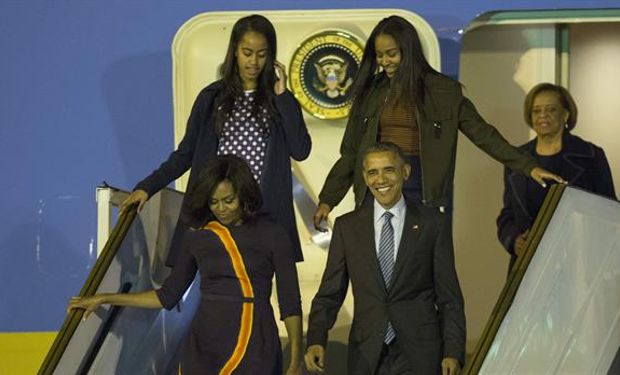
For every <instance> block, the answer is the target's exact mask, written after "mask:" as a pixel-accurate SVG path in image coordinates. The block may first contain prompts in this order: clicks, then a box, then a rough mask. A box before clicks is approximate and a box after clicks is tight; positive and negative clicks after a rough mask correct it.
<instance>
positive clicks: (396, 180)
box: [363, 151, 411, 210]
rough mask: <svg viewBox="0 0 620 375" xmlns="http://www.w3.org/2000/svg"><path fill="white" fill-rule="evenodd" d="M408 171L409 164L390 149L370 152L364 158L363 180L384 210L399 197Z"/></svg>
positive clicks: (392, 204)
mask: <svg viewBox="0 0 620 375" xmlns="http://www.w3.org/2000/svg"><path fill="white" fill-rule="evenodd" d="M410 173H411V166H410V165H409V164H406V163H405V162H404V161H403V160H401V158H400V157H398V155H397V154H395V153H394V152H392V151H378V152H371V153H369V154H367V155H366V157H365V158H364V171H363V175H364V181H365V182H366V185H367V186H368V188H369V189H370V192H371V193H372V195H373V196H374V197H375V199H376V200H377V202H379V204H380V205H381V206H382V207H383V208H385V209H386V210H387V209H390V208H392V206H394V205H395V204H396V202H398V200H399V199H400V197H401V195H402V191H403V184H404V183H405V180H406V179H407V178H409V174H410Z"/></svg>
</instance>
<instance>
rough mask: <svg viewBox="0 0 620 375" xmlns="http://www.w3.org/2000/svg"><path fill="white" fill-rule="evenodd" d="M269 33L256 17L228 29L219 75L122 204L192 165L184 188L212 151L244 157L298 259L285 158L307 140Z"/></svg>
mask: <svg viewBox="0 0 620 375" xmlns="http://www.w3.org/2000/svg"><path fill="white" fill-rule="evenodd" d="M276 52H277V41H276V32H275V29H274V27H273V25H272V24H271V22H269V20H268V19H267V18H265V17H263V16H260V15H251V16H248V17H243V18H241V19H239V20H238V21H237V22H236V23H235V25H234V26H233V28H232V31H231V35H230V42H229V44H228V51H227V52H226V57H225V59H224V62H223V63H222V65H221V68H220V76H221V79H220V80H218V81H216V82H214V83H212V84H210V85H209V86H207V87H205V88H204V89H203V90H202V91H201V92H200V93H199V94H198V96H197V97H196V100H195V102H194V106H193V108H192V111H191V114H190V117H189V119H188V122H187V129H186V132H185V136H184V137H183V140H182V141H181V143H180V144H179V146H178V148H177V150H175V151H174V152H172V153H171V154H170V156H169V157H168V159H167V160H166V161H165V162H163V163H162V164H161V165H160V166H159V168H158V169H156V170H155V171H153V172H152V173H151V174H150V175H149V176H147V177H146V178H145V179H143V180H142V181H140V182H139V183H138V184H137V185H136V187H135V188H134V191H133V193H132V194H131V195H130V196H129V197H128V198H127V199H126V200H125V202H123V204H122V206H121V208H126V207H128V206H129V205H132V204H138V205H139V208H141V207H142V205H143V204H144V203H145V202H146V201H147V199H148V198H149V197H151V196H153V194H155V193H157V192H158V191H159V190H160V189H162V188H164V187H165V186H167V185H168V184H169V183H170V182H172V181H174V180H175V179H176V178H178V177H180V176H181V175H183V173H185V172H186V171H187V170H188V169H190V168H191V173H190V176H189V182H188V185H187V190H188V191H191V190H192V188H193V187H194V185H195V184H196V180H197V177H198V175H199V174H200V171H201V170H202V169H203V168H204V166H205V163H206V162H207V161H209V160H211V159H213V158H214V157H216V156H218V155H226V154H233V155H237V156H239V157H241V158H243V159H244V160H245V161H246V162H247V163H248V165H249V166H250V168H251V170H252V173H253V174H254V176H255V178H256V179H257V181H258V183H259V185H260V189H261V192H262V196H263V211H265V212H266V213H267V214H269V215H270V216H271V217H272V218H273V220H274V221H276V222H277V223H279V224H281V225H282V226H283V227H284V229H285V230H286V232H287V234H288V236H289V238H290V241H291V243H292V244H293V249H294V250H295V258H296V260H297V261H301V260H302V259H303V256H302V252H301V245H300V241H299V235H298V233H297V225H296V223H295V213H294V209H293V192H292V190H293V189H292V176H291V161H290V159H291V158H293V159H295V160H298V161H301V160H304V159H306V158H307V157H308V155H309V154H310V148H311V145H312V142H311V140H310V135H309V134H308V131H307V129H306V124H305V122H304V119H303V116H302V113H301V108H300V106H299V103H298V102H297V100H296V99H295V97H294V96H293V94H292V93H291V92H290V91H289V90H287V88H286V82H287V79H286V72H285V68H284V65H282V64H281V63H280V62H278V61H277V60H276ZM186 203H187V202H186V201H185V200H184V202H183V205H182V209H181V210H182V211H181V212H182V214H181V216H180V220H179V222H178V224H177V229H176V231H175V235H174V237H173V239H172V244H171V246H170V247H171V249H170V255H169V256H168V261H167V264H169V265H171V264H174V262H175V259H176V257H177V255H178V254H179V251H178V249H179V246H178V244H179V243H180V242H179V241H180V239H181V235H182V233H183V231H184V229H186V228H187V223H186V220H184V218H185V213H186V211H187V204H186Z"/></svg>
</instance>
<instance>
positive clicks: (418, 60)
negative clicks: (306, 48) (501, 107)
mask: <svg viewBox="0 0 620 375" xmlns="http://www.w3.org/2000/svg"><path fill="white" fill-rule="evenodd" d="M352 97H353V106H352V109H351V113H350V116H349V122H348V124H347V127H346V130H345V133H344V137H343V139H342V144H341V146H340V154H341V156H340V159H338V161H336V163H335V164H334V166H333V167H332V169H331V171H330V172H329V174H328V176H327V179H326V180H325V184H324V185H323V189H322V190H321V193H320V194H319V201H320V203H319V207H318V208H317V211H316V212H315V215H314V224H315V226H316V227H317V229H320V222H321V221H322V220H324V219H326V218H327V214H328V213H329V212H330V211H331V209H332V208H333V207H334V206H336V205H338V203H340V201H341V200H342V199H343V198H344V196H345V194H346V193H347V191H348V190H349V188H350V187H351V185H353V192H354V194H355V203H356V206H359V205H361V204H362V202H363V201H364V199H365V196H366V185H365V184H364V181H363V179H362V173H361V172H362V165H361V163H362V154H363V152H364V150H365V149H366V148H367V147H368V146H370V145H372V144H373V143H375V142H377V141H391V142H393V143H396V144H397V145H398V146H400V147H401V148H404V149H405V154H406V156H407V158H408V161H409V162H410V163H412V164H414V165H413V167H414V170H416V169H417V170H416V171H415V172H414V175H415V173H417V174H418V175H417V176H418V178H417V179H415V178H414V179H413V180H411V179H410V180H411V181H408V182H407V183H406V184H405V187H404V191H403V192H404V194H405V198H407V199H408V200H411V201H414V203H422V204H425V205H428V206H432V207H445V206H446V204H447V203H448V201H449V200H450V196H451V190H452V181H453V178H454V165H455V161H456V145H457V134H458V130H460V131H462V132H463V133H464V134H465V135H466V136H467V137H468V138H469V139H470V140H471V141H472V142H474V144H475V145H476V146H478V147H479V148H481V149H482V150H483V151H484V152H486V153H487V154H488V155H489V156H491V157H493V158H494V159H496V160H498V161H499V162H501V163H503V164H505V165H506V166H508V167H509V168H511V169H514V170H517V171H519V172H521V173H522V174H524V175H529V176H531V177H532V178H533V179H534V180H536V181H537V182H538V183H540V184H541V185H544V179H554V180H556V181H558V182H563V181H562V179H561V178H560V177H558V176H556V175H554V174H552V173H550V172H547V171H546V170H544V169H542V168H540V167H537V164H536V160H535V159H534V158H532V156H531V155H528V154H527V153H525V152H523V151H521V150H518V149H517V148H515V147H513V146H511V145H510V144H509V143H508V142H507V141H506V140H505V139H504V138H503V137H502V136H501V134H500V133H499V132H498V131H497V129H495V128H494V127H493V126H492V125H489V124H488V123H486V122H485V121H484V119H483V118H482V117H481V116H480V115H479V114H478V112H477V111H476V108H475V107H474V105H473V104H472V102H471V101H469V100H468V99H467V98H465V97H464V96H463V94H462V92H461V86H460V84H459V82H457V81H454V80H452V79H450V78H448V77H446V76H444V75H442V74H441V73H439V72H437V71H436V70H434V69H433V68H432V67H431V66H430V65H429V64H428V62H427V61H426V58H425V57H424V54H423V52H422V49H421V42H420V38H419V37H418V34H417V31H416V29H415V28H414V27H413V25H411V24H410V23H409V22H408V21H406V20H405V19H403V18H401V17H398V16H391V17H388V18H385V19H383V20H382V21H381V22H379V24H378V25H377V26H376V27H375V28H374V30H373V31H372V33H371V35H370V37H369V39H368V42H367V43H366V47H365V49H364V55H363V57H362V62H361V64H360V68H359V71H358V73H357V77H356V79H355V83H354V86H353V87H352ZM412 138H414V139H415V140H416V141H415V142H413V144H412V142H411V139H412ZM412 146H413V147H412ZM407 148H411V149H412V150H413V152H411V153H409V152H407ZM418 166H419V168H416V167H418ZM418 170H419V172H418ZM416 185H417V186H416Z"/></svg>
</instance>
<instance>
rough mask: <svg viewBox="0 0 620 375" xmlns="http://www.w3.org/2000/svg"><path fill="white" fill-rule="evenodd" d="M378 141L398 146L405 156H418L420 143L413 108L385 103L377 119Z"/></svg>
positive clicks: (400, 104)
mask: <svg viewBox="0 0 620 375" xmlns="http://www.w3.org/2000/svg"><path fill="white" fill-rule="evenodd" d="M379 141H381V142H392V143H395V144H396V145H398V146H399V147H400V148H401V149H402V150H403V152H404V153H405V155H419V154H420V141H419V130H418V123H417V121H416V116H415V107H413V106H406V105H405V104H402V103H398V105H396V106H394V105H392V104H390V103H389V101H388V102H387V103H385V105H384V106H383V111H381V117H380V118H379Z"/></svg>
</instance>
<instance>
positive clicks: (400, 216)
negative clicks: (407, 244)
mask: <svg viewBox="0 0 620 375" xmlns="http://www.w3.org/2000/svg"><path fill="white" fill-rule="evenodd" d="M385 211H390V213H391V214H392V215H394V216H393V217H392V220H391V223H392V228H394V262H396V255H398V246H399V244H400V238H401V237H402V234H403V226H404V225H405V214H406V213H407V205H406V204H405V198H404V197H403V196H402V195H401V196H400V199H399V200H398V202H396V204H395V205H393V206H392V207H391V208H390V209H389V210H386V209H385V208H383V207H382V206H381V205H380V204H379V202H377V200H376V199H375V200H374V221H373V223H374V226H375V251H376V252H377V255H379V240H380V238H379V237H381V228H382V227H383V223H384V221H385V219H384V218H383V214H384V213H385Z"/></svg>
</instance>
